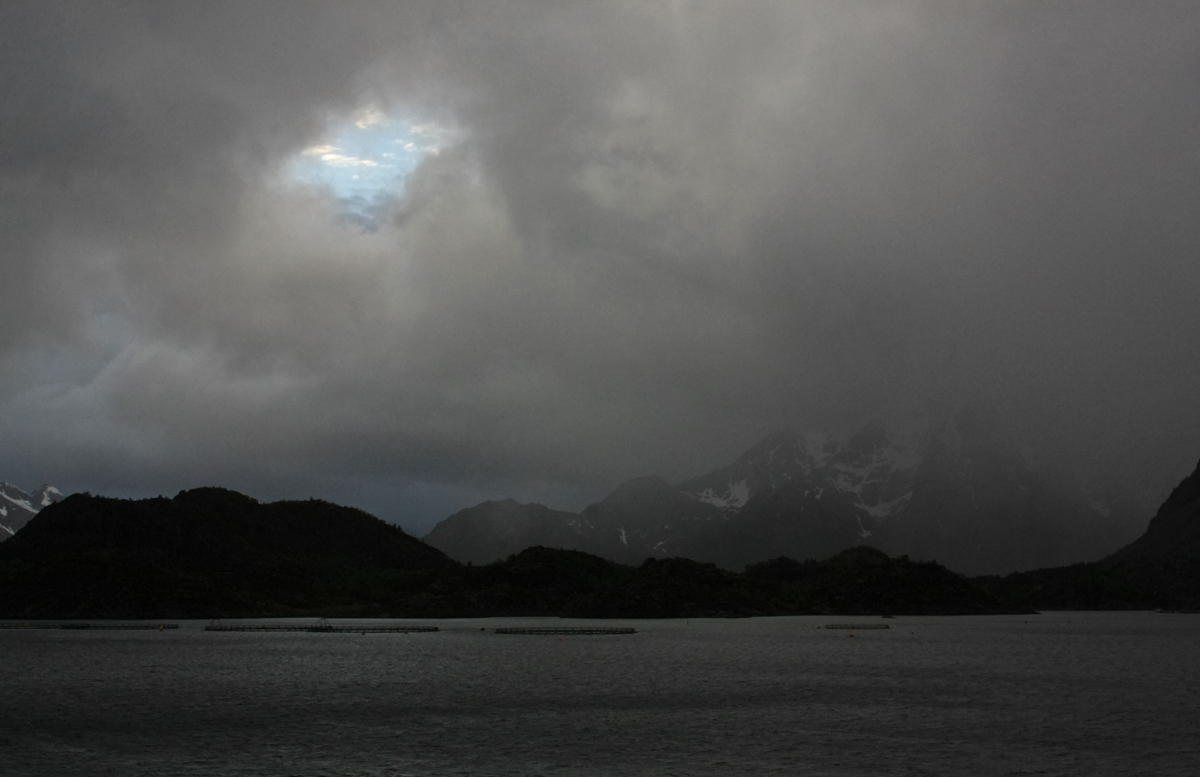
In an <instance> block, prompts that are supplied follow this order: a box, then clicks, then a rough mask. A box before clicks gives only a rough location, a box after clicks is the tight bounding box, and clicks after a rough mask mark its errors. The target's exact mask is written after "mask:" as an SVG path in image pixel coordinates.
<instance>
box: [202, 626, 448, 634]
mask: <svg viewBox="0 0 1200 777" xmlns="http://www.w3.org/2000/svg"><path fill="white" fill-rule="evenodd" d="M204 630H205V631H307V632H312V633H317V634H410V633H422V632H430V631H437V630H438V627H437V626H290V625H289V626H276V625H245V626H243V625H229V626H226V625H219V626H205V627H204Z"/></svg>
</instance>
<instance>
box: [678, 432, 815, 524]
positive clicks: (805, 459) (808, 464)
mask: <svg viewBox="0 0 1200 777" xmlns="http://www.w3.org/2000/svg"><path fill="white" fill-rule="evenodd" d="M837 450H838V445H837V443H836V442H835V441H833V440H831V439H830V438H829V437H827V436H826V435H823V434H819V433H815V432H809V433H806V434H796V433H795V432H792V431H789V430H781V431H777V432H773V433H772V434H769V435H767V436H766V437H764V438H763V439H762V440H760V441H759V442H758V443H757V444H755V445H754V446H753V447H751V448H750V449H749V450H747V451H746V452H745V453H743V454H742V455H741V456H740V457H739V458H738V459H737V461H735V462H733V463H732V464H730V465H728V466H726V467H722V468H720V469H717V470H715V471H713V472H710V473H708V474H706V475H701V476H700V477H697V478H692V479H691V480H687V481H685V482H683V483H680V484H679V489H680V490H681V491H683V492H685V493H687V494H689V495H690V496H692V497H693V498H694V499H697V500H698V501H700V502H704V503H706V504H710V505H713V506H714V507H719V508H720V509H722V510H726V511H736V510H740V509H741V508H742V507H743V506H744V505H745V504H746V502H748V501H749V500H750V498H751V497H753V496H755V495H756V494H759V493H762V492H763V491H769V490H771V489H774V488H779V487H781V486H783V485H786V484H787V483H789V482H792V481H796V480H801V479H803V478H805V477H807V475H808V473H809V472H810V471H812V470H813V469H814V468H815V467H817V466H819V465H820V464H821V463H822V462H824V461H825V460H826V459H828V458H829V457H830V456H832V455H833V454H834V453H835V452H836V451H837Z"/></svg>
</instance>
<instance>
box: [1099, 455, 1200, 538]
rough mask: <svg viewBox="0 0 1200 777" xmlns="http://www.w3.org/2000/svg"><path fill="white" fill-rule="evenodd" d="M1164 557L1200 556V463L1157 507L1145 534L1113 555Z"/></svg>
mask: <svg viewBox="0 0 1200 777" xmlns="http://www.w3.org/2000/svg"><path fill="white" fill-rule="evenodd" d="M1165 557H1172V558H1189V559H1200V464H1197V465H1196V469H1195V471H1193V472H1192V474H1191V475H1188V476H1187V477H1186V478H1184V480H1183V482H1181V483H1180V484H1179V485H1178V486H1176V487H1175V490H1174V491H1172V492H1171V495H1170V496H1169V497H1167V501H1165V502H1163V504H1162V506H1161V507H1159V508H1158V512H1157V513H1155V515H1154V517H1153V518H1152V519H1151V520H1150V525H1149V526H1148V527H1147V528H1146V533H1145V534H1143V535H1142V536H1141V537H1139V538H1138V539H1137V540H1135V541H1134V542H1132V543H1130V544H1129V545H1127V546H1126V547H1124V548H1122V549H1121V550H1119V551H1117V552H1116V553H1114V554H1113V555H1112V556H1111V558H1112V559H1113V560H1116V561H1121V560H1127V559H1134V558H1165Z"/></svg>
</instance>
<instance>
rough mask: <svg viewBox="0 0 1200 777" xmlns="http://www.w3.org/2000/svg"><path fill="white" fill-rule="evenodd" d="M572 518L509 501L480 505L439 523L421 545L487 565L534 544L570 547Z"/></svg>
mask: <svg viewBox="0 0 1200 777" xmlns="http://www.w3.org/2000/svg"><path fill="white" fill-rule="evenodd" d="M575 518H577V516H576V515H575V514H574V513H565V512H561V511H559V510H551V509H550V508H549V507H546V506H544V505H540V504H528V505H526V504H520V503H519V502H516V501H514V500H512V499H505V500H504V501H502V502H482V503H480V504H477V505H475V506H474V507H468V508H467V509H466V510H460V511H459V512H457V513H455V514H454V515H452V516H450V517H449V518H447V519H446V520H444V521H442V522H441V523H439V524H438V525H437V526H435V527H434V528H433V531H431V532H430V533H429V534H428V535H426V537H425V542H427V543H428V544H429V545H431V546H433V547H435V548H442V549H445V548H453V549H454V551H455V552H454V553H453V554H452V557H453V558H454V559H455V560H457V561H461V562H464V563H466V562H471V563H473V564H487V563H490V562H492V561H496V560H498V559H502V558H507V557H508V556H511V555H513V554H514V553H520V552H521V551H523V550H525V549H526V548H531V547H534V546H537V545H544V546H547V547H554V548H557V547H571V546H572V545H573V538H574V536H575V535H574V532H572V531H571V530H570V528H569V524H570V522H571V521H572V520H573V519H575Z"/></svg>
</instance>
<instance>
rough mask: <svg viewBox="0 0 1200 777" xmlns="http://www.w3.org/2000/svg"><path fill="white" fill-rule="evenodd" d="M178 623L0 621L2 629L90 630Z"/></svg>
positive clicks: (143, 628)
mask: <svg viewBox="0 0 1200 777" xmlns="http://www.w3.org/2000/svg"><path fill="white" fill-rule="evenodd" d="M177 628H179V624H178V623H0V629H87V630H89V631H163V630H165V629H177Z"/></svg>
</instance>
